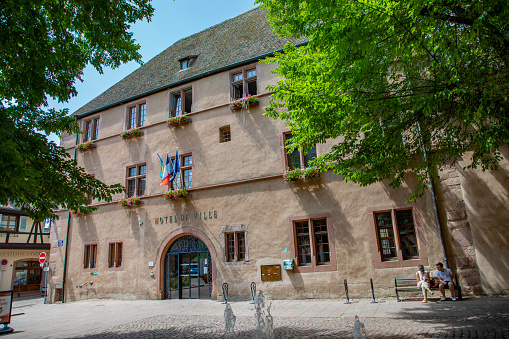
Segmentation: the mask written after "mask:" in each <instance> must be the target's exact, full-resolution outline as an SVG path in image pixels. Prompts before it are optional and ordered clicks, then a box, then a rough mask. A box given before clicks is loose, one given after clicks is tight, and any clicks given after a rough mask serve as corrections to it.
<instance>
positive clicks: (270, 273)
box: [261, 265, 281, 281]
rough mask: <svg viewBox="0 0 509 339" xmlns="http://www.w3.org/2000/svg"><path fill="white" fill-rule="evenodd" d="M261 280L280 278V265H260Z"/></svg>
mask: <svg viewBox="0 0 509 339" xmlns="http://www.w3.org/2000/svg"><path fill="white" fill-rule="evenodd" d="M261 271H262V281H277V280H281V265H262V266H261Z"/></svg>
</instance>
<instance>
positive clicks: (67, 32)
mask: <svg viewBox="0 0 509 339" xmlns="http://www.w3.org/2000/svg"><path fill="white" fill-rule="evenodd" d="M153 11H154V9H153V8H152V6H151V5H150V1H149V0H130V1H126V0H111V1H110V0H100V1H86V0H66V1H56V0H39V1H36V2H34V1H29V0H16V1H14V0H4V1H1V2H0V101H1V102H2V104H0V156H1V158H2V162H1V164H0V170H1V171H2V172H1V173H2V177H1V178H0V203H1V204H6V203H7V201H11V202H13V203H16V204H17V205H19V206H20V207H22V208H23V209H25V210H27V211H29V213H30V215H31V216H32V217H33V218H36V219H39V220H41V219H43V218H45V217H47V216H50V215H51V214H52V210H53V209H55V208H57V207H58V206H60V207H63V208H70V209H74V210H77V209H78V207H79V206H81V205H84V204H87V200H86V199H85V194H89V195H92V196H93V197H94V198H97V199H99V200H106V201H109V200H111V195H112V194H115V193H119V192H121V191H122V190H123V187H122V186H121V185H118V184H117V185H105V184H103V183H102V182H100V181H99V180H97V179H94V178H93V177H91V176H89V175H86V174H85V173H84V171H83V169H81V168H79V167H77V166H76V163H75V162H74V160H69V156H68V154H67V153H66V152H65V151H64V150H63V149H62V148H60V147H58V146H57V145H55V144H54V143H51V142H48V140H47V139H46V137H45V136H44V135H42V134H39V133H36V132H35V131H36V130H38V131H42V132H44V133H45V134H49V133H57V134H60V133H62V132H67V133H69V134H73V133H77V132H78V131H79V129H78V125H77V124H76V123H75V122H74V118H72V117H69V116H67V115H68V110H61V111H57V110H53V109H48V107H47V100H48V97H52V98H54V99H56V100H58V101H61V102H65V101H67V100H68V99H69V98H71V97H72V96H75V95H76V94H77V92H76V89H75V87H74V83H75V81H77V80H78V81H79V80H81V76H82V75H83V69H84V68H85V66H86V65H87V64H88V63H90V64H92V65H93V66H94V67H95V68H96V69H97V70H98V71H100V72H101V71H102V67H103V66H108V67H117V66H119V65H120V64H122V63H125V62H128V61H131V60H135V61H138V62H141V55H140V54H139V53H138V50H139V48H140V47H139V45H138V44H136V43H135V41H134V40H133V39H132V33H130V32H128V29H129V27H130V25H131V24H133V23H134V22H136V21H137V20H143V19H147V20H150V17H151V16H152V13H153Z"/></svg>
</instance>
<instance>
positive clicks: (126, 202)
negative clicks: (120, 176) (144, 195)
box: [118, 197, 141, 206]
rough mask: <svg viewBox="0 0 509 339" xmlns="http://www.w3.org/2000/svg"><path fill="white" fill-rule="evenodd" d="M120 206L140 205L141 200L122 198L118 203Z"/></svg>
mask: <svg viewBox="0 0 509 339" xmlns="http://www.w3.org/2000/svg"><path fill="white" fill-rule="evenodd" d="M118 204H119V205H120V206H136V205H139V204H141V199H140V198H137V197H131V198H123V199H120V200H119V201H118Z"/></svg>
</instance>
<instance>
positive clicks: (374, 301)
mask: <svg viewBox="0 0 509 339" xmlns="http://www.w3.org/2000/svg"><path fill="white" fill-rule="evenodd" d="M369 281H370V283H371V296H372V297H373V299H371V303H372V304H376V300H375V289H374V288H373V279H369Z"/></svg>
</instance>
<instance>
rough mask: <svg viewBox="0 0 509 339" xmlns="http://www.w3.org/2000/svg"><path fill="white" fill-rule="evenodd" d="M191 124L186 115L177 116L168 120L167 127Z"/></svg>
mask: <svg viewBox="0 0 509 339" xmlns="http://www.w3.org/2000/svg"><path fill="white" fill-rule="evenodd" d="M190 122H191V118H190V117H189V116H187V115H179V116H176V117H172V118H169V119H168V127H177V126H180V125H185V124H188V123H190Z"/></svg>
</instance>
